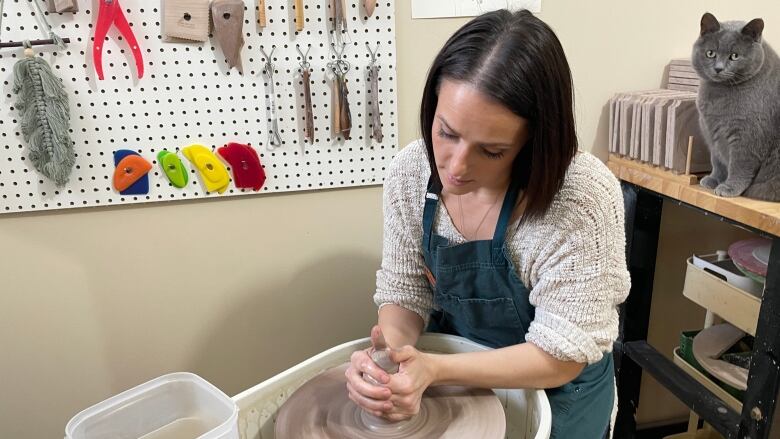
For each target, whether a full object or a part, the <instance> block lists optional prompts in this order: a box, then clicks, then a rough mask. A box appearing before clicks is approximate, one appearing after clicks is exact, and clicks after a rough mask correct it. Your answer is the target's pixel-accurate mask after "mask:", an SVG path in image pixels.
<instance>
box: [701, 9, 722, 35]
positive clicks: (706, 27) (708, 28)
mask: <svg viewBox="0 0 780 439" xmlns="http://www.w3.org/2000/svg"><path fill="white" fill-rule="evenodd" d="M719 30H720V23H719V22H718V19H717V18H715V16H714V15H712V14H710V13H709V12H705V13H704V15H702V16H701V35H705V34H709V33H712V32H717V31H719Z"/></svg>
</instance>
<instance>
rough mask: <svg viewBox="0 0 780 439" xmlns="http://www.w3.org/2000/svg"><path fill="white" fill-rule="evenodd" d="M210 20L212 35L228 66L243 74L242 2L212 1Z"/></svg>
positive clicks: (229, 0) (232, 0) (235, 0)
mask: <svg viewBox="0 0 780 439" xmlns="http://www.w3.org/2000/svg"><path fill="white" fill-rule="evenodd" d="M211 19H212V21H213V22H214V35H215V36H216V37H217V41H219V45H220V47H222V53H224V54H225V58H226V59H227V63H228V66H229V67H230V68H233V67H235V68H237V69H238V71H239V73H241V74H243V73H244V68H243V67H242V65H241V48H242V47H244V32H243V26H244V0H213V1H212V2H211Z"/></svg>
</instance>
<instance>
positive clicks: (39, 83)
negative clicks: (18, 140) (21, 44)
mask: <svg viewBox="0 0 780 439" xmlns="http://www.w3.org/2000/svg"><path fill="white" fill-rule="evenodd" d="M13 91H14V93H15V94H16V95H17V97H18V100H17V101H16V108H17V109H18V110H19V116H20V125H21V129H22V135H23V136H24V141H25V142H27V144H28V147H29V150H30V154H29V159H30V161H31V162H32V164H33V166H34V167H35V169H37V170H38V172H40V173H41V174H43V175H45V176H46V177H47V178H49V179H51V180H53V181H54V183H55V184H56V185H57V186H64V185H65V183H67V182H68V179H69V178H70V173H71V171H72V170H73V165H74V164H75V163H76V155H75V153H74V151H73V142H72V141H71V139H70V134H69V130H70V126H69V123H70V106H69V104H68V95H67V93H66V92H65V87H64V86H63V84H62V81H61V80H60V79H59V78H58V77H57V76H55V75H54V72H52V70H51V67H49V64H48V63H46V61H44V60H43V58H40V57H37V56H26V57H25V58H24V59H22V60H20V61H18V62H17V63H16V65H14V87H13Z"/></svg>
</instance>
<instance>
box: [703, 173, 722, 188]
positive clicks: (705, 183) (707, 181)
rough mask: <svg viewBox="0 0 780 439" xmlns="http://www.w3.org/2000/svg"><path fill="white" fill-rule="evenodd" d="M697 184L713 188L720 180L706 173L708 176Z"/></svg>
mask: <svg viewBox="0 0 780 439" xmlns="http://www.w3.org/2000/svg"><path fill="white" fill-rule="evenodd" d="M699 184H700V185H702V186H704V187H706V188H707V189H715V188H716V187H718V185H719V184H720V182H719V181H718V180H716V179H715V178H713V177H712V176H709V175H708V176H706V177H704V178H702V179H701V181H700V182H699Z"/></svg>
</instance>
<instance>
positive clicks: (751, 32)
mask: <svg viewBox="0 0 780 439" xmlns="http://www.w3.org/2000/svg"><path fill="white" fill-rule="evenodd" d="M763 31H764V20H762V19H760V18H754V19H753V20H750V23H748V24H746V25H745V27H743V28H742V35H747V36H749V37H750V38H752V39H753V41H758V40H759V39H760V38H761V32H763Z"/></svg>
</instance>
